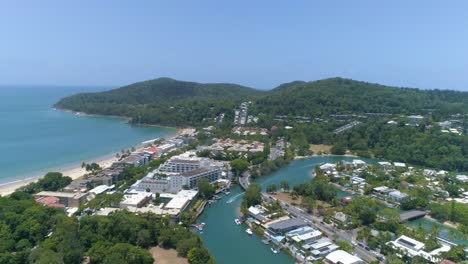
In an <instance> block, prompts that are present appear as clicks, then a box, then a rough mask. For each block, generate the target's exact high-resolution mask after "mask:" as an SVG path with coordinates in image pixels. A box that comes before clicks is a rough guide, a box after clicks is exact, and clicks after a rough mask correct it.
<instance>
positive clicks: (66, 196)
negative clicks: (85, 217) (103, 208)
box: [34, 191, 88, 207]
mask: <svg viewBox="0 0 468 264" xmlns="http://www.w3.org/2000/svg"><path fill="white" fill-rule="evenodd" d="M87 196H88V194H87V193H81V192H77V193H70V192H49V191H42V192H39V193H36V194H34V197H36V198H42V197H56V198H58V199H59V203H61V204H64V205H65V206H66V207H80V205H81V204H83V203H85V202H86V201H87V199H86V198H87Z"/></svg>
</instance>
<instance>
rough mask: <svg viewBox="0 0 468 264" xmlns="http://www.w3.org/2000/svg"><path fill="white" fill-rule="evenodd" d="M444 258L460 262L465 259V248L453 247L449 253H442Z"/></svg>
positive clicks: (461, 246)
mask: <svg viewBox="0 0 468 264" xmlns="http://www.w3.org/2000/svg"><path fill="white" fill-rule="evenodd" d="M441 256H442V258H445V259H448V260H451V261H454V262H460V261H463V260H464V259H465V247H464V246H463V245H459V246H452V247H451V248H450V250H449V251H448V252H442V253H441Z"/></svg>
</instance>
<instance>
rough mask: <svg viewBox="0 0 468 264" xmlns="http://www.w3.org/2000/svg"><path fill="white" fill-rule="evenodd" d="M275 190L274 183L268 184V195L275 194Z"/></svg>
mask: <svg viewBox="0 0 468 264" xmlns="http://www.w3.org/2000/svg"><path fill="white" fill-rule="evenodd" d="M277 188H278V187H277V186H276V183H270V184H268V186H267V188H266V191H267V192H268V193H274V192H276V190H277Z"/></svg>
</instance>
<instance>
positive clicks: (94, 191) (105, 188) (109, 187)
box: [89, 185, 115, 195]
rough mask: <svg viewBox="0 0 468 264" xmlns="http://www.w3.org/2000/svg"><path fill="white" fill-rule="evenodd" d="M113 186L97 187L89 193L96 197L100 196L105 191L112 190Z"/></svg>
mask: <svg viewBox="0 0 468 264" xmlns="http://www.w3.org/2000/svg"><path fill="white" fill-rule="evenodd" d="M114 187H115V185H111V186H108V185H99V186H96V187H95V188H93V189H91V190H89V192H90V193H94V194H96V195H98V194H101V193H103V192H105V191H107V190H112V189H114Z"/></svg>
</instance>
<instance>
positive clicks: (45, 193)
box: [35, 191, 88, 199]
mask: <svg viewBox="0 0 468 264" xmlns="http://www.w3.org/2000/svg"><path fill="white" fill-rule="evenodd" d="M86 195H88V194H87V193H81V192H75V193H74V192H49V191H42V192H39V193H37V194H35V196H55V197H59V198H75V199H79V198H81V197H83V196H86Z"/></svg>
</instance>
